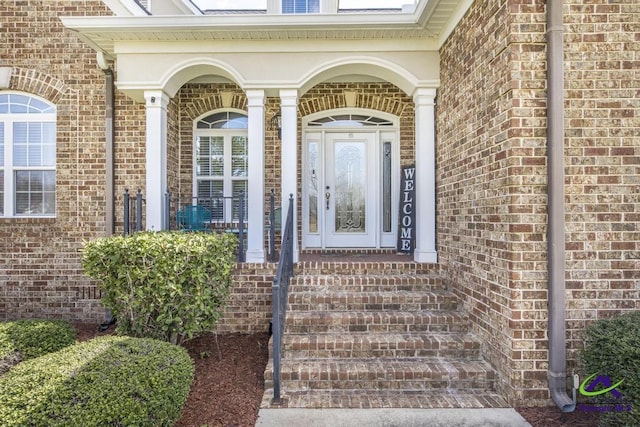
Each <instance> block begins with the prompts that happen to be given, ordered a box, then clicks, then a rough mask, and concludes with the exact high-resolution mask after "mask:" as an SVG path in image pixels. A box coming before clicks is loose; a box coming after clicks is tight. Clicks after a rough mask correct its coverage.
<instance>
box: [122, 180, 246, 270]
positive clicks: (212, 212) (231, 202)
mask: <svg viewBox="0 0 640 427" xmlns="http://www.w3.org/2000/svg"><path fill="white" fill-rule="evenodd" d="M145 202H146V200H145V199H144V197H143V195H142V190H140V189H138V192H137V193H136V194H135V195H131V194H130V193H129V190H128V189H127V190H125V192H124V196H123V203H122V206H123V234H124V235H125V236H126V235H129V234H131V233H134V232H138V231H142V230H144V226H143V214H142V211H143V208H144V206H143V205H144V203H145ZM245 202H246V199H245V195H244V193H243V192H240V193H239V194H238V195H237V196H236V197H229V196H215V197H192V198H182V199H181V198H172V196H171V193H169V192H167V193H166V194H165V200H164V203H165V206H164V211H165V212H167V213H168V214H167V215H165V218H164V224H163V227H162V228H163V229H164V230H184V231H202V232H219V233H223V232H224V233H233V234H236V235H237V236H238V262H244V261H245V249H246V240H247V232H248V230H247V219H246V212H247V209H246V205H245Z"/></svg>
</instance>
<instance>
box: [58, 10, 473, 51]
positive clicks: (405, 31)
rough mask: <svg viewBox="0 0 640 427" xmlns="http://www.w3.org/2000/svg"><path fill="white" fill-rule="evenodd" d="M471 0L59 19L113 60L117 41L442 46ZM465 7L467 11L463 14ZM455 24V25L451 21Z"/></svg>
mask: <svg viewBox="0 0 640 427" xmlns="http://www.w3.org/2000/svg"><path fill="white" fill-rule="evenodd" d="M470 3H471V0H428V1H421V2H419V3H418V6H417V7H416V10H415V11H414V12H413V13H396V14H379V13H369V14H367V13H359V14H309V15H265V14H260V15H258V14H256V15H245V14H242V15H237V16H234V15H224V16H216V15H199V16H197V15H183V16H111V17H61V20H62V22H63V24H64V26H65V27H67V28H68V29H69V30H71V31H73V32H75V33H77V34H78V36H79V37H80V38H81V39H83V40H84V41H85V42H87V43H88V44H89V45H90V46H92V47H93V48H94V49H96V50H97V51H100V52H103V53H104V54H106V55H108V56H110V57H115V54H116V45H117V44H118V43H119V42H132V41H133V42H136V41H153V42H175V41H198V40H200V41H206V40H272V41H275V40H283V41H284V40H305V39H314V40H406V39H414V40H415V39H429V40H431V41H432V42H433V41H436V43H437V44H438V45H441V44H442V43H443V42H444V40H445V39H446V37H447V36H448V33H447V32H450V31H452V30H453V28H455V24H456V23H457V20H459V19H460V18H461V17H462V14H463V13H464V11H466V9H467V8H468V6H469V5H470ZM461 9H464V10H461ZM452 20H456V22H452Z"/></svg>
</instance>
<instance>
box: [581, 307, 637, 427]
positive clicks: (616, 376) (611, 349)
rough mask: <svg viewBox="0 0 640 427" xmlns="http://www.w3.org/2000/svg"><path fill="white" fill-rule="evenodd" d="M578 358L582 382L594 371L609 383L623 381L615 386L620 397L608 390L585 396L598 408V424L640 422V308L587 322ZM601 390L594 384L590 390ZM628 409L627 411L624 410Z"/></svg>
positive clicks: (600, 387)
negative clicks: (582, 345)
mask: <svg viewBox="0 0 640 427" xmlns="http://www.w3.org/2000/svg"><path fill="white" fill-rule="evenodd" d="M581 357H582V365H583V369H584V372H583V375H584V376H583V378H584V379H583V382H585V381H586V380H587V379H589V376H591V375H594V374H601V375H606V376H608V377H609V378H610V380H611V383H612V384H611V385H615V384H616V383H617V382H618V381H620V380H624V381H623V382H622V384H620V385H619V386H618V387H617V388H616V390H617V391H618V392H619V393H620V394H621V395H622V396H621V397H620V398H618V397H616V396H615V395H614V394H613V393H611V392H607V393H604V394H602V395H600V396H596V397H590V398H589V399H594V400H593V401H592V402H593V404H594V405H593V406H598V407H599V408H600V409H602V411H599V412H598V413H599V425H607V426H610V425H615V426H637V425H640V364H639V363H638V361H640V311H635V312H630V313H626V314H623V315H620V316H618V317H615V318H611V319H604V320H599V321H597V322H595V323H593V324H591V325H590V326H589V327H588V328H587V329H586V331H585V348H584V350H583V351H582V354H581ZM589 383H590V381H589ZM586 388H587V387H585V389H586ZM605 388H606V387H605ZM603 389H604V388H603V387H602V386H597V388H596V390H594V391H598V390H603ZM615 405H619V406H617V407H616V406H615ZM622 408H624V409H625V410H621V409H622ZM629 408H630V409H631V411H626V409H629ZM578 409H580V407H578Z"/></svg>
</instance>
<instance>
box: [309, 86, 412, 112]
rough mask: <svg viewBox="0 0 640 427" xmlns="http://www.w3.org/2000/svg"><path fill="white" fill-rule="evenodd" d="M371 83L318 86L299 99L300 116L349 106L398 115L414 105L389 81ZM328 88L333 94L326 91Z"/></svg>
mask: <svg viewBox="0 0 640 427" xmlns="http://www.w3.org/2000/svg"><path fill="white" fill-rule="evenodd" d="M373 86H374V85H372V84H366V85H353V86H347V87H344V85H339V86H335V85H331V84H323V85H318V86H316V87H315V88H314V89H312V90H310V91H309V92H307V94H306V95H305V96H303V97H302V98H301V100H300V103H299V106H298V108H299V112H300V115H301V116H303V117H304V116H308V115H310V114H314V113H319V112H321V111H329V110H334V109H338V108H347V107H348V108H363V109H369V110H376V111H381V112H384V113H389V114H392V115H394V116H398V117H400V116H402V115H403V113H404V112H405V111H406V110H407V108H412V107H413V100H412V99H411V98H409V97H408V96H407V95H406V94H405V93H404V92H402V90H400V89H399V88H397V87H396V86H394V85H392V84H390V83H381V84H378V85H375V86H377V87H375V88H374V87H373ZM327 91H332V92H333V93H330V94H327V93H326V92H327ZM348 94H349V95H348ZM353 94H355V97H353ZM347 97H353V99H352V101H351V103H348V102H347Z"/></svg>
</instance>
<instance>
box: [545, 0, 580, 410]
mask: <svg viewBox="0 0 640 427" xmlns="http://www.w3.org/2000/svg"><path fill="white" fill-rule="evenodd" d="M563 31H564V30H563V21H562V0H547V171H548V177H547V204H548V207H547V209H548V210H547V217H548V226H547V245H548V247H547V256H548V261H547V263H548V265H547V269H548V271H547V277H548V284H547V289H548V291H547V293H548V308H547V309H548V339H549V349H548V351H549V368H548V380H549V392H550V394H551V398H552V399H553V401H554V402H555V404H556V405H558V407H559V408H560V409H561V410H562V412H573V411H574V409H575V407H576V391H575V384H574V388H573V399H571V398H570V397H569V396H568V395H567V384H566V381H567V360H566V339H565V328H566V326H565V282H564V275H565V253H564V252H565V231H564V213H565V206H564V75H563V62H564V59H563V55H564V50H563ZM574 382H575V381H574Z"/></svg>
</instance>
